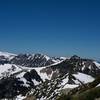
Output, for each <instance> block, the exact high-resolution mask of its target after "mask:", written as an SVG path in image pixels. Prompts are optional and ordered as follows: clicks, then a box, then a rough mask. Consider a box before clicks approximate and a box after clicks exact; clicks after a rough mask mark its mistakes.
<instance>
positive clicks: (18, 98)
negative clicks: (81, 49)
mask: <svg viewBox="0 0 100 100" xmlns="http://www.w3.org/2000/svg"><path fill="white" fill-rule="evenodd" d="M99 99H100V63H99V62H97V61H96V60H93V59H87V58H81V57H79V56H77V55H74V56H72V57H49V56H46V55H43V54H12V53H7V52H0V100H99Z"/></svg>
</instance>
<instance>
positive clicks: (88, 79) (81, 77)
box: [74, 73, 94, 84]
mask: <svg viewBox="0 0 100 100" xmlns="http://www.w3.org/2000/svg"><path fill="white" fill-rule="evenodd" d="M74 76H75V77H76V79H79V80H80V81H81V82H83V83H88V82H92V81H94V78H93V77H91V76H90V75H86V74H83V73H78V74H74ZM76 83H77V84H78V83H79V82H77V81H76Z"/></svg>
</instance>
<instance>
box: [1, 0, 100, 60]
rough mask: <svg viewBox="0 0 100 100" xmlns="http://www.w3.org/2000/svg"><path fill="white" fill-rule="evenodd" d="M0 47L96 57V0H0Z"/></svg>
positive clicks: (99, 22) (99, 50)
mask: <svg viewBox="0 0 100 100" xmlns="http://www.w3.org/2000/svg"><path fill="white" fill-rule="evenodd" d="M0 50H1V51H8V52H13V53H21V52H30V53H37V52H39V53H44V54H48V55H51V56H53V55H54V56H70V55H73V54H77V55H79V56H82V57H90V58H96V59H99V58H100V2H99V0H98V1H97V0H0Z"/></svg>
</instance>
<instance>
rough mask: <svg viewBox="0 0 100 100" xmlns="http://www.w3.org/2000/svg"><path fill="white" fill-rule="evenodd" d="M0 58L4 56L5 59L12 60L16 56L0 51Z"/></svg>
mask: <svg viewBox="0 0 100 100" xmlns="http://www.w3.org/2000/svg"><path fill="white" fill-rule="evenodd" d="M0 56H4V57H5V58H9V59H12V58H13V57H14V56H16V54H12V53H8V52H1V51H0Z"/></svg>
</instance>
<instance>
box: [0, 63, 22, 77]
mask: <svg viewBox="0 0 100 100" xmlns="http://www.w3.org/2000/svg"><path fill="white" fill-rule="evenodd" d="M18 71H21V69H20V68H19V67H17V66H16V65H13V64H4V65H0V77H3V76H9V75H11V74H13V73H16V72H18Z"/></svg>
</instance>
